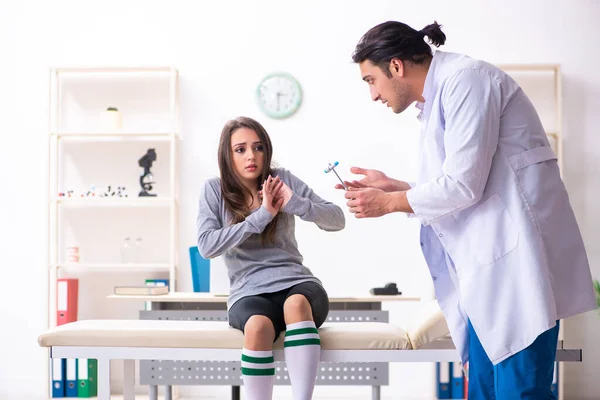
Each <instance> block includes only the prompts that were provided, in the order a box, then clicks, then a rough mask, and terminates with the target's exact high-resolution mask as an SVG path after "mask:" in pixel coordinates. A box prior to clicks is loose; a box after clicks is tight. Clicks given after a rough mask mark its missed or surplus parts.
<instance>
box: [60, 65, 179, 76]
mask: <svg viewBox="0 0 600 400" xmlns="http://www.w3.org/2000/svg"><path fill="white" fill-rule="evenodd" d="M53 71H54V72H55V73H56V74H87V75H90V74H96V75H107V74H108V75H110V74H125V75H132V74H133V75H136V74H139V75H146V74H151V75H170V74H177V73H178V71H177V68H174V67H168V66H162V67H161V66H157V67H148V66H140V67H134V66H132V67H111V66H105V67H83V66H82V67H57V68H53Z"/></svg>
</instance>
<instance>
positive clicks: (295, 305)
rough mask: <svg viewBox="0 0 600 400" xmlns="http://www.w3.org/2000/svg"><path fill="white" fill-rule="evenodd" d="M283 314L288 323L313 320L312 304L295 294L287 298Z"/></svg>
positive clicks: (302, 296)
mask: <svg viewBox="0 0 600 400" xmlns="http://www.w3.org/2000/svg"><path fill="white" fill-rule="evenodd" d="M283 313H284V315H285V319H286V322H287V323H290V321H291V322H300V321H307V320H312V319H313V318H312V308H311V306H310V303H309V302H308V299H307V298H306V297H304V295H301V294H294V295H292V296H290V297H288V298H287V300H286V301H285V304H284V305H283Z"/></svg>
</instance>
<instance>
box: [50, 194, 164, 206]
mask: <svg viewBox="0 0 600 400" xmlns="http://www.w3.org/2000/svg"><path fill="white" fill-rule="evenodd" d="M172 199H173V198H172V197H164V196H163V197H161V196H156V197H137V196H135V197H115V196H111V197H62V196H57V197H54V198H53V199H52V202H55V203H58V204H60V205H62V206H65V207H168V206H169V205H171V201H172Z"/></svg>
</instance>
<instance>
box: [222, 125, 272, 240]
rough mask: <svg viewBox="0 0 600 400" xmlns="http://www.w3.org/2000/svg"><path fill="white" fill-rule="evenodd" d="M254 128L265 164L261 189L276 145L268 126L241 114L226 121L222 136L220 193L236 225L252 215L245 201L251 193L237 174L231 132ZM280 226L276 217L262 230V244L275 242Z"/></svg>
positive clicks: (258, 186) (268, 172)
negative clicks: (276, 231)
mask: <svg viewBox="0 0 600 400" xmlns="http://www.w3.org/2000/svg"><path fill="white" fill-rule="evenodd" d="M240 128H248V129H252V130H253V131H254V132H256V134H257V135H258V138H259V139H260V141H261V142H262V144H263V151H264V163H263V168H262V172H261V174H260V176H259V177H258V178H257V180H256V187H257V188H259V189H260V185H261V184H262V183H263V182H264V181H265V179H267V177H268V176H269V175H273V170H272V168H271V159H272V156H273V146H272V145H271V139H270V138H269V135H268V134H267V131H266V130H265V128H264V127H263V126H262V125H261V124H260V123H259V122H258V121H255V120H253V119H252V118H247V117H238V118H236V119H233V120H231V121H229V122H227V123H226V124H225V126H224V127H223V130H222V131H221V139H220V140H219V155H218V158H219V170H220V172H221V194H222V197H223V201H224V202H225V208H226V209H227V211H229V213H230V214H231V221H230V222H231V224H237V223H239V222H242V221H244V220H245V219H246V217H247V216H248V215H250V208H249V207H248V205H247V204H246V194H250V196H252V193H251V192H250V190H248V188H246V187H245V186H244V185H243V184H242V182H241V181H240V179H239V177H238V176H237V175H236V173H235V171H234V168H233V162H232V152H233V150H232V149H231V135H233V133H234V132H235V131H236V130H238V129H240ZM276 229H277V217H275V218H273V220H272V221H271V222H270V223H269V224H268V225H267V226H266V228H265V229H264V230H263V232H262V233H261V240H262V242H263V244H264V243H265V241H269V242H271V243H274V242H275V230H276Z"/></svg>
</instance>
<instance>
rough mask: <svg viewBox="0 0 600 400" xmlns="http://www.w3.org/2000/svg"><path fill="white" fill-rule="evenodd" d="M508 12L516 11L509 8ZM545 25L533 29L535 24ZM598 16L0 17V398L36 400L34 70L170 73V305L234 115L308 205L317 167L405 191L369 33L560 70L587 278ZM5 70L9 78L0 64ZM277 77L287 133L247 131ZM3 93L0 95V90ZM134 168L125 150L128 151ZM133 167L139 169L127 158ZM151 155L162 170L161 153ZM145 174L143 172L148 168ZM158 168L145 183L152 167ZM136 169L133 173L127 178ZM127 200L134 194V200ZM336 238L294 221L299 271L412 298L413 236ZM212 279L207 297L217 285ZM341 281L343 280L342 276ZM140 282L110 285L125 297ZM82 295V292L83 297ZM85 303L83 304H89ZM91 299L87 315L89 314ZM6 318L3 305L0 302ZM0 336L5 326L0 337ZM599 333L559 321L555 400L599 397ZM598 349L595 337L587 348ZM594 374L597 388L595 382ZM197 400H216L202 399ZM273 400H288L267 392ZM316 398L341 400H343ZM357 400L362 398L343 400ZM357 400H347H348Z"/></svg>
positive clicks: (413, 386) (293, 7)
mask: <svg viewBox="0 0 600 400" xmlns="http://www.w3.org/2000/svg"><path fill="white" fill-rule="evenodd" d="M517 8H519V9H520V11H518V12H517V11H515V10H516V9H517ZM541 11H544V12H546V13H547V14H546V16H544V17H541V16H540V15H541V14H540V12H541ZM599 12H600V6H599V5H598V3H597V2H594V1H592V0H589V1H583V0H579V1H570V2H566V1H564V2H560V1H541V0H536V1H529V2H522V1H515V0H510V1H503V2H494V3H493V4H490V3H489V2H487V4H483V3H482V2H477V1H462V2H456V1H455V2H451V3H450V2H444V1H431V2H428V4H427V5H426V6H420V4H419V3H416V2H413V3H408V2H397V1H392V0H389V1H371V2H358V1H354V2H350V1H341V0H339V1H328V2H316V1H308V2H306V1H305V2H302V3H285V2H276V1H244V2H241V1H239V2H232V1H219V2H203V3H200V2H192V1H179V2H167V1H139V2H138V1H130V2H117V1H102V2H85V3H84V2H77V1H56V2H53V3H49V2H41V1H40V2H31V1H29V2H27V1H23V2H19V3H18V4H16V3H15V2H10V3H9V2H6V1H5V2H0V34H1V35H0V44H2V47H1V48H0V51H1V52H2V54H3V56H4V57H2V60H3V61H2V63H0V68H1V70H0V71H1V72H2V75H0V76H1V77H0V83H1V86H0V87H1V88H2V89H1V92H0V93H2V94H1V95H0V101H1V102H2V103H1V104H0V107H1V108H0V109H1V110H2V114H1V115H2V120H3V127H4V129H3V132H2V135H3V136H2V137H3V138H5V141H4V144H3V145H2V146H0V152H1V153H0V156H1V157H0V160H1V161H0V162H2V168H0V171H1V172H0V173H1V174H2V175H1V181H2V183H3V185H4V188H5V195H4V196H2V197H1V200H0V202H1V203H0V204H1V206H0V209H1V210H2V222H1V224H0V225H1V228H0V229H1V231H0V232H1V238H2V240H1V241H0V242H1V243H2V247H1V249H2V254H3V255H4V257H3V258H4V263H5V266H4V268H3V273H4V278H5V280H6V281H7V282H10V284H5V285H4V287H3V290H2V291H1V293H2V294H1V295H0V296H1V300H2V305H3V306H2V307H1V311H0V320H2V321H9V322H10V323H11V324H12V325H18V326H20V327H21V328H19V329H18V330H16V331H14V332H9V331H6V330H2V333H1V335H2V340H0V343H1V344H0V354H2V356H1V357H0V388H1V389H0V398H1V399H4V398H41V397H42V396H43V395H44V394H45V387H44V383H45V376H44V372H45V361H46V357H47V354H46V351H44V350H42V349H40V348H38V347H37V345H36V338H37V335H38V334H39V333H40V332H41V331H42V330H43V329H44V328H45V326H46V279H45V277H46V275H45V271H46V258H45V248H46V247H45V246H46V240H47V235H46V223H45V221H46V208H45V204H46V203H45V198H44V196H45V185H46V183H45V179H46V138H45V135H46V134H47V99H48V92H47V88H48V84H47V83H48V82H47V78H48V69H49V68H50V67H53V66H68V65H174V66H176V67H177V68H179V71H180V74H181V105H182V129H181V135H182V146H181V149H182V154H181V156H182V159H181V167H182V174H181V187H182V192H181V219H180V223H181V244H180V250H181V258H182V267H181V273H180V276H179V279H180V286H179V289H180V290H191V282H190V280H189V274H188V267H189V264H188V262H187V247H188V246H190V245H193V243H194V240H195V238H194V231H195V226H194V225H195V213H196V207H197V206H196V202H197V195H198V191H199V187H200V184H201V183H202V182H203V180H204V179H206V178H208V177H210V176H214V175H216V174H217V173H218V169H217V165H216V146H217V141H218V135H219V133H220V129H221V127H222V125H223V123H224V122H225V121H226V120H227V119H229V118H233V117H235V116H238V115H247V116H250V117H255V118H257V119H259V120H260V121H261V122H263V123H264V125H265V126H266V128H267V130H268V131H269V132H270V134H271V137H272V140H273V142H274V148H275V159H276V161H277V162H278V163H279V164H281V165H282V166H284V167H286V168H289V169H291V170H292V171H294V172H295V173H296V174H297V175H299V176H300V177H301V178H302V179H304V180H305V181H306V182H307V183H309V184H310V185H311V186H312V187H313V188H314V189H315V190H316V191H317V193H319V194H321V195H322V196H323V197H325V198H328V199H330V200H332V201H335V202H337V203H338V204H340V205H343V204H344V199H343V198H342V196H341V193H339V192H337V191H335V190H333V189H332V186H333V184H334V183H335V180H334V177H333V176H328V175H324V174H323V172H322V170H323V167H324V165H326V164H327V162H329V161H330V160H338V161H340V163H341V164H342V167H343V168H341V169H340V172H341V173H342V175H343V176H344V177H348V178H349V177H350V175H349V173H347V172H344V169H345V168H346V167H348V166H350V165H356V164H357V165H362V166H366V167H372V168H379V169H383V170H385V171H387V172H388V173H389V174H390V175H393V176H397V177H398V178H403V179H407V180H410V179H412V178H414V175H415V165H414V162H415V154H414V150H415V143H416V134H417V124H416V120H415V118H414V116H415V113H414V112H413V111H412V110H411V111H409V112H407V113H405V114H404V115H401V116H396V115H394V114H392V113H391V112H390V111H389V110H387V109H385V108H384V107H381V105H379V104H372V103H371V101H370V99H369V96H368V90H367V87H366V85H365V84H364V83H363V82H362V81H361V80H360V78H359V72H358V68H357V66H356V65H354V64H352V63H351V59H350V55H351V53H352V50H353V48H354V45H355V44H356V42H357V40H358V39H359V38H360V36H361V35H362V34H363V33H364V32H365V31H366V30H367V29H369V28H370V27H371V26H373V25H375V24H377V23H379V22H382V21H385V20H388V19H396V20H401V21H404V22H407V23H409V24H410V25H412V26H414V27H416V28H419V29H420V28H422V27H423V26H425V25H426V24H428V23H431V22H432V21H433V20H434V19H436V20H438V21H439V22H440V23H442V24H443V25H444V28H443V29H444V32H445V33H446V34H447V36H448V44H447V46H444V47H443V48H442V49H445V50H447V51H458V52H464V53H467V54H470V55H472V56H475V57H479V58H483V59H486V60H488V61H491V62H495V63H533V62H535V63H545V62H547V63H560V64H561V65H562V67H563V73H564V77H563V79H564V103H565V126H564V128H565V152H564V156H565V175H566V182H567V186H568V189H569V191H570V193H571V197H572V201H573V205H574V207H575V211H576V214H577V216H578V218H579V221H580V224H581V228H582V231H583V235H584V238H585V240H586V243H587V245H588V251H589V256H590V261H591V263H592V265H593V269H594V275H595V276H599V277H600V269H599V268H598V266H597V264H598V261H599V260H600V253H599V250H598V249H597V247H596V246H594V243H595V242H596V241H597V240H598V239H599V238H600V228H599V227H598V225H597V224H596V223H595V222H596V221H598V217H600V215H598V211H597V208H596V207H595V205H596V203H597V201H595V200H596V197H597V195H598V193H600V183H599V182H598V180H597V179H596V176H595V175H594V174H593V171H597V170H598V167H599V166H598V163H599V161H598V159H599V157H598V150H597V148H596V146H598V145H600V138H599V137H598V136H597V135H596V132H595V128H596V126H598V124H599V123H600V116H599V115H598V113H597V110H598V107H599V106H600V99H599V97H598V93H600V87H599V86H600V78H599V77H598V75H597V71H596V65H597V64H598V62H599V61H600V59H599V58H598V55H597V53H596V52H595V51H594V46H595V44H594V43H595V42H594V40H595V38H597V37H598V35H599V34H600V28H599V27H598V25H597V24H596V23H595V20H594V19H593V18H594V17H597V16H598V15H600V13H599ZM6 61H8V63H7V62H6ZM275 70H283V71H287V72H290V73H292V74H293V75H295V76H296V77H297V78H298V79H299V80H300V83H301V84H302V86H303V89H304V93H305V101H304V104H303V106H302V108H301V110H300V111H299V113H298V114H297V115H296V116H294V117H293V118H291V119H289V120H284V121H273V120H269V119H267V118H266V117H264V116H262V115H261V114H260V112H259V110H258V108H257V106H256V104H255V102H254V98H253V94H254V89H255V87H256V85H257V83H258V81H259V80H260V78H262V77H263V76H264V75H265V74H267V73H269V72H272V71H275ZM6 88H8V90H6ZM132 154H137V153H135V152H134V153H132ZM140 155H141V154H140ZM159 156H160V155H159ZM157 164H158V162H157ZM157 168H161V167H160V166H159V165H157ZM137 173H138V171H135V174H137ZM132 189H133V188H132ZM347 216H348V223H347V229H346V230H345V231H342V232H339V233H336V234H325V233H322V232H319V231H318V230H317V229H316V228H315V227H314V226H310V225H308V224H304V223H299V224H298V240H299V243H300V249H301V251H302V252H303V253H304V255H305V260H306V265H307V266H309V267H310V268H311V269H312V270H313V271H314V273H315V274H316V275H318V276H319V277H320V278H321V279H322V280H323V281H324V283H325V285H326V286H327V288H328V290H329V292H330V294H331V295H333V296H336V295H347V294H359V293H367V291H368V289H369V288H371V287H373V286H376V285H380V284H382V283H385V282H387V281H396V282H397V283H398V284H399V286H400V288H401V290H403V291H404V292H405V293H407V294H413V293H415V294H427V293H428V290H429V282H428V273H427V271H426V268H425V265H424V262H423V260H422V256H421V255H420V250H419V247H418V246H417V243H418V241H417V239H418V238H417V232H418V226H416V225H415V221H411V220H407V219H405V218H404V217H402V216H400V215H394V216H388V217H386V218H384V219H380V220H369V221H356V220H354V219H352V218H351V217H350V215H349V214H348V213H347ZM213 265H214V267H213V269H214V270H219V269H221V274H222V275H221V277H220V278H217V279H216V281H215V285H217V286H218V285H221V287H216V288H215V289H216V290H219V289H224V288H226V281H225V280H224V279H223V278H224V272H223V269H222V268H219V262H215V263H214V264H213ZM79 276H80V277H81V279H82V285H86V286H84V287H86V288H91V287H92V285H90V283H91V282H92V281H93V283H94V285H93V286H94V287H95V289H94V291H93V293H91V294H90V296H91V297H89V298H88V300H87V301H82V308H83V311H82V314H80V316H82V317H94V316H96V317H98V316H100V317H103V318H106V317H108V316H111V315H112V313H114V312H118V314H115V315H116V316H118V317H131V318H135V316H136V313H135V308H136V307H134V306H130V307H128V308H127V309H126V310H125V311H118V308H119V307H118V306H116V305H115V304H114V303H108V302H106V301H105V300H103V297H104V295H105V294H109V293H110V290H111V288H112V286H113V285H114V281H112V280H110V278H103V277H102V275H99V274H97V273H94V274H93V275H89V276H87V277H85V276H81V275H79ZM341 277H343V280H342V279H341ZM141 278H143V276H142V275H139V274H138V275H127V276H124V275H119V279H120V280H119V282H118V283H119V284H130V283H132V282H135V281H136V280H137V279H141ZM86 282H87V283H86ZM89 299H92V301H91V300H89ZM94 302H95V304H94ZM13 304H14V305H13ZM387 308H388V309H390V310H391V311H392V315H393V321H394V322H400V321H401V319H402V318H405V317H409V316H410V315H412V314H413V313H414V312H415V306H414V305H412V306H411V305H403V306H393V307H392V306H389V307H387ZM3 325H4V324H3ZM599 332H600V318H599V317H598V316H597V315H594V314H593V313H588V314H586V315H583V316H581V317H577V318H573V319H572V320H570V321H568V323H567V328H566V335H567V345H569V346H581V347H582V348H583V349H584V357H585V362H584V363H582V364H577V365H568V366H567V368H566V370H567V374H566V385H567V389H568V392H567V393H568V395H567V397H566V398H568V399H592V398H597V397H598V394H597V393H598V390H599V389H598V383H597V376H598V375H597V371H598V370H599V369H600V350H599V349H598V348H597V346H594V345H597V337H598V334H599ZM594 339H596V340H594ZM432 376H433V369H432V366H430V365H395V366H394V368H393V372H392V380H393V381H394V382H393V384H392V385H391V386H390V387H389V388H384V391H383V393H384V395H386V396H387V397H388V398H399V397H400V396H411V397H413V398H431V397H432V396H433V393H434V386H433V378H432ZM594 376H595V377H596V380H594V379H593V377H594ZM210 393H227V390H223V391H218V390H217V391H211V392H210ZM278 393H288V392H287V391H286V389H282V390H281V391H279V392H278ZM317 393H319V394H322V395H327V396H336V395H337V396H338V398H339V397H342V398H349V396H350V395H349V392H348V391H343V390H336V391H335V392H334V391H332V390H330V389H327V388H318V390H317ZM352 393H356V394H357V395H359V396H361V397H364V398H367V396H368V393H369V392H368V390H367V389H366V388H361V389H360V390H357V391H354V392H352ZM356 398H358V397H356Z"/></svg>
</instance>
